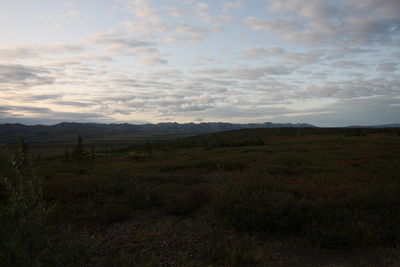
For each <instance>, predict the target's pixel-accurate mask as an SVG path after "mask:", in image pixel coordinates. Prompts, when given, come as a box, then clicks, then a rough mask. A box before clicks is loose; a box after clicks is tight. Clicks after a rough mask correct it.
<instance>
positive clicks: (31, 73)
mask: <svg viewBox="0 0 400 267" xmlns="http://www.w3.org/2000/svg"><path fill="white" fill-rule="evenodd" d="M53 82H54V78H53V77H51V74H50V72H49V71H48V70H46V69H45V68H41V67H30V66H23V65H13V64H9V65H7V64H0V85H4V86H13V87H14V86H20V87H32V86H37V85H44V84H52V83H53Z"/></svg>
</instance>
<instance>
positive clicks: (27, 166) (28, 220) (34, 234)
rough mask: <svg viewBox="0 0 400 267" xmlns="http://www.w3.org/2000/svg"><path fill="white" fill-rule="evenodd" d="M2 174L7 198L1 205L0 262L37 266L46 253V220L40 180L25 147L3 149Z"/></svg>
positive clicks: (7, 264)
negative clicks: (14, 149)
mask: <svg viewBox="0 0 400 267" xmlns="http://www.w3.org/2000/svg"><path fill="white" fill-rule="evenodd" d="M1 154H2V158H3V163H2V166H1V169H2V173H1V174H0V178H1V181H0V183H1V184H2V187H3V188H4V190H5V192H4V199H3V203H1V206H0V222H1V225H2V227H1V229H0V231H1V233H0V235H1V237H2V238H1V239H0V260H1V262H2V265H3V266H11V265H12V266H36V265H40V264H41V262H42V261H43V260H44V257H45V251H46V250H47V243H46V241H47V238H46V236H47V231H46V225H45V223H46V219H47V215H48V213H49V209H48V208H46V205H45V203H44V201H43V194H42V187H41V180H40V179H39V177H38V176H37V175H36V172H35V168H34V166H33V162H32V160H31V158H30V155H28V154H27V153H26V150H24V147H21V149H20V150H17V151H9V150H8V149H7V148H5V147H3V148H2V149H1Z"/></svg>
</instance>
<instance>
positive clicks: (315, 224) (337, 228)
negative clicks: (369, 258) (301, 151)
mask: <svg viewBox="0 0 400 267" xmlns="http://www.w3.org/2000/svg"><path fill="white" fill-rule="evenodd" d="M214 209H215V212H216V214H217V215H218V216H219V217H220V218H221V219H222V220H223V221H224V222H226V223H228V224H229V225H231V226H234V227H235V228H236V229H238V230H244V231H257V232H263V233H269V234H290V235H295V236H303V237H305V239H306V240H308V241H309V242H310V243H311V244H313V245H315V246H318V247H329V248H352V247H368V246H373V245H381V246H396V245H398V243H399V242H400V227H398V226H399V225H400V186H399V185H392V186H391V187H384V188H376V189H373V190H369V191H364V192H362V193H357V194H353V195H350V196H346V197H343V198H339V199H329V198H328V199H311V198H307V197H306V196H304V195H303V194H302V193H301V192H300V189H297V188H295V187H294V185H290V184H283V183H282V182H279V181H274V180H273V179H272V178H271V177H268V176H267V177H254V176H248V177H245V178H241V179H237V180H231V181H228V182H227V183H226V184H224V185H223V186H222V187H221V188H220V190H218V191H217V194H216V196H215V198H214Z"/></svg>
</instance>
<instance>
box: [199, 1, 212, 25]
mask: <svg viewBox="0 0 400 267" xmlns="http://www.w3.org/2000/svg"><path fill="white" fill-rule="evenodd" d="M209 9H210V6H209V5H208V4H207V3H205V2H199V3H197V4H196V7H195V14H196V16H197V17H198V18H199V19H200V20H201V21H202V22H205V23H211V22H212V18H211V16H210V14H209Z"/></svg>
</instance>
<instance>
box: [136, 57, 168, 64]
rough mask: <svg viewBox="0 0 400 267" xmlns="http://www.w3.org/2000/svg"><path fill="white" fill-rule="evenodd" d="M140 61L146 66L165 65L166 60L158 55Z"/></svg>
mask: <svg viewBox="0 0 400 267" xmlns="http://www.w3.org/2000/svg"><path fill="white" fill-rule="evenodd" d="M141 62H142V63H143V64H144V65H146V66H156V65H166V64H168V61H167V60H165V59H162V58H159V57H147V58H143V59H141Z"/></svg>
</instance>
